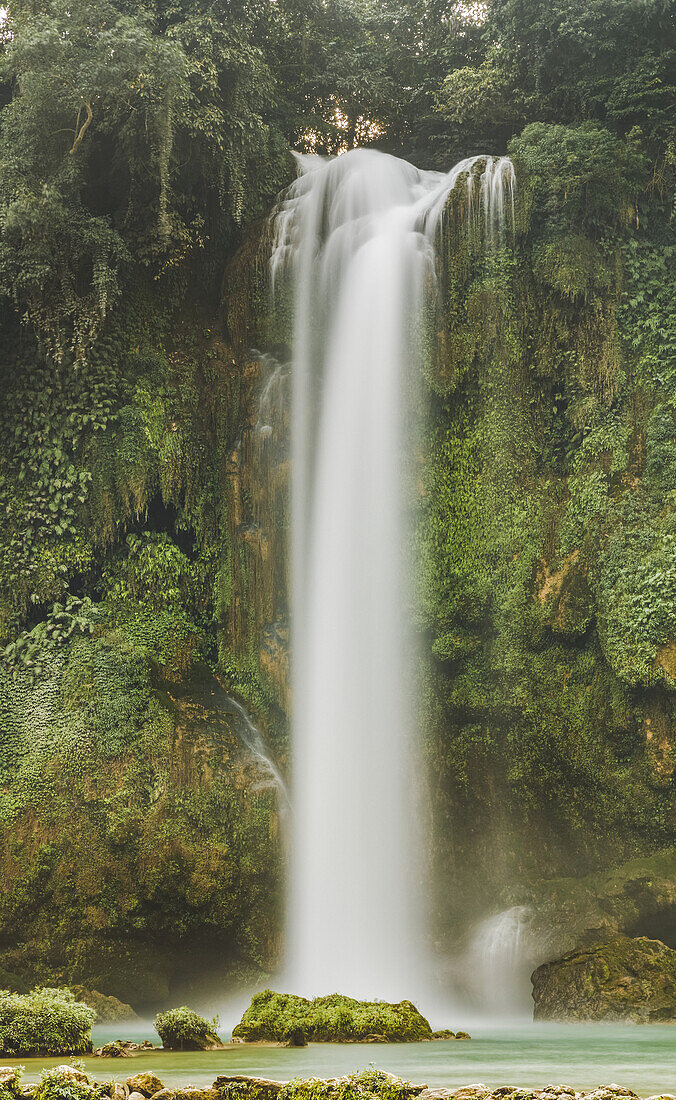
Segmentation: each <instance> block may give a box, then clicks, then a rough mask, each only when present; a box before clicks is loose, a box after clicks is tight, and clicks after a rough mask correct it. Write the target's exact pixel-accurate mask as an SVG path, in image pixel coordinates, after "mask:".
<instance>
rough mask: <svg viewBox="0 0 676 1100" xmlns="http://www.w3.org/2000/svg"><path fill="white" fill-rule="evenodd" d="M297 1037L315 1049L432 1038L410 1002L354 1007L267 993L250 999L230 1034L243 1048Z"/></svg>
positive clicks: (339, 1000) (334, 998)
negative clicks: (243, 1043)
mask: <svg viewBox="0 0 676 1100" xmlns="http://www.w3.org/2000/svg"><path fill="white" fill-rule="evenodd" d="M295 1032H302V1033H303V1034H304V1035H305V1037H306V1039H307V1040H308V1041H310V1042H312V1041H314V1042H319V1043H350V1042H352V1043H358V1042H360V1041H362V1040H364V1039H369V1038H371V1037H373V1036H377V1037H378V1038H382V1039H386V1040H387V1041H388V1042H391V1043H407V1042H419V1041H420V1040H423V1039H430V1038H431V1036H432V1029H431V1027H430V1025H429V1023H428V1022H427V1020H426V1019H425V1017H424V1016H422V1015H421V1014H420V1013H419V1012H418V1010H417V1008H416V1007H415V1005H414V1004H412V1003H411V1001H401V1002H400V1003H399V1004H388V1003H387V1002H385V1001H355V1000H353V999H352V998H351V997H343V996H341V995H340V994H338V993H333V994H331V996H329V997H317V998H316V999H315V1000H314V1001H308V1000H306V999H305V998H304V997H296V996H294V995H293V994H291V993H274V992H273V991H272V990H270V989H266V990H265V991H264V992H262V993H256V994H255V995H254V997H253V998H252V1001H251V1004H250V1005H249V1007H248V1008H247V1010H246V1012H245V1013H244V1015H243V1016H242V1019H241V1020H240V1022H239V1024H238V1025H237V1027H236V1028H235V1030H234V1031H233V1033H232V1034H233V1038H241V1039H245V1040H246V1041H247V1042H255V1041H256V1040H271V1041H276V1042H283V1041H284V1040H286V1039H287V1038H288V1037H289V1036H290V1035H292V1034H293V1033H295Z"/></svg>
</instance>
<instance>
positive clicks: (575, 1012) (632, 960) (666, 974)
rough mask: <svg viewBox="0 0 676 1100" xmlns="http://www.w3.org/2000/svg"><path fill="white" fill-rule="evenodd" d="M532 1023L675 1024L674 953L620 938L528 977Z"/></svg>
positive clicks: (648, 942)
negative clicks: (613, 1021) (613, 1022)
mask: <svg viewBox="0 0 676 1100" xmlns="http://www.w3.org/2000/svg"><path fill="white" fill-rule="evenodd" d="M532 981H533V1000H534V1001H535V1013H534V1015H535V1019H536V1020H633V1021H634V1022H636V1023H657V1022H660V1021H665V1020H676V951H674V950H672V949H671V948H670V947H667V946H666V945H665V944H663V943H662V942H661V941H660V940H649V939H646V938H645V937H641V938H638V939H630V938H628V937H625V936H622V937H620V938H618V939H613V940H609V941H608V942H606V943H603V944H600V945H597V946H595V947H590V948H587V949H586V950H582V951H574V952H571V953H570V954H569V955H564V956H563V958H561V959H557V960H556V961H554V962H550V963H545V964H544V965H543V966H539V967H538V968H537V970H536V971H535V972H534V974H533V978H532Z"/></svg>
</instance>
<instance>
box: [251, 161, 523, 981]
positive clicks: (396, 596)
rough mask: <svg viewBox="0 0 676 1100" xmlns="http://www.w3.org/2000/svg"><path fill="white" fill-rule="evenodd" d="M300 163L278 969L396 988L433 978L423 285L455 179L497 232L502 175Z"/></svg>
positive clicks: (284, 253)
mask: <svg viewBox="0 0 676 1100" xmlns="http://www.w3.org/2000/svg"><path fill="white" fill-rule="evenodd" d="M298 161H299V177H298V179H297V180H296V182H295V183H294V184H293V185H292V186H291V188H290V189H289V190H288V192H287V193H286V195H285V196H284V198H283V200H282V202H281V204H280V208H279V211H278V213H277V215H276V222H275V243H274V248H273V254H272V260H271V269H272V282H273V290H274V293H275V295H276V298H277V301H278V302H279V301H280V300H282V299H284V295H285V294H287V295H288V293H289V292H290V291H289V289H288V288H289V287H292V288H293V289H292V291H291V293H292V303H293V305H292V309H293V348H292V374H291V377H292V417H291V461H292V506H291V531H292V537H291V573H292V577H291V612H292V615H291V627H292V706H293V719H292V723H293V746H292V748H293V782H292V796H291V799H292V805H293V837H292V867H291V884H290V898H289V918H288V960H287V972H286V980H287V984H288V987H289V988H290V989H293V991H294V992H298V993H303V994H306V995H318V994H326V993H331V992H334V991H340V992H343V993H347V994H350V995H353V996H359V997H365V998H375V997H378V998H385V999H388V1000H398V999H401V998H403V997H420V996H422V995H423V994H424V991H425V989H426V988H427V987H428V982H429V975H428V972H427V966H426V962H425V952H424V950H423V943H424V941H425V936H426V934H427V927H426V915H425V903H424V898H425V893H426V884H425V878H426V874H425V866H426V860H425V854H424V828H423V796H422V790H423V785H422V782H421V776H420V767H419V760H418V730H417V728H416V722H415V717H414V716H415V709H416V708H415V706H414V698H415V681H414V666H415V637H414V631H413V629H412V619H413V606H414V599H413V592H412V585H411V576H412V568H411V562H410V560H409V559H410V556H411V555H410V543H411V532H410V529H409V528H410V515H411V513H412V501H413V498H414V494H413V478H412V476H411V473H412V468H413V459H414V455H415V425H414V420H415V417H414V414H413V409H414V407H415V405H416V401H415V392H416V380H417V378H418V376H419V375H420V371H421V366H422V355H423V346H424V337H423V332H424V323H423V322H424V316H425V310H424V306H425V296H426V295H433V294H435V292H436V291H435V287H436V282H435V248H436V242H437V235H438V229H439V225H440V222H441V219H442V215H443V210H444V207H445V204H446V199H447V196H448V194H449V192H450V190H451V189H452V188H453V187H454V186H456V185H461V186H464V187H466V188H467V194H468V196H469V197H470V199H471V201H470V202H469V203H468V204H467V208H468V212H469V213H468V217H470V218H479V219H485V229H486V239H487V240H489V239H490V238H492V237H493V236H495V235H499V234H500V232H501V226H502V223H503V221H504V217H505V211H506V209H507V207H508V206H509V204H510V199H511V196H512V195H513V183H514V179H513V168H512V165H511V163H510V162H509V161H507V160H504V159H493V158H471V159H470V160H467V161H463V162H462V163H461V164H459V165H456V167H455V168H454V169H453V170H452V172H450V173H448V174H443V173H436V172H420V171H418V170H417V169H416V168H414V167H413V166H412V165H410V164H408V163H406V162H405V161H402V160H398V159H397V158H395V157H391V156H387V155H385V154H382V153H377V152H374V151H369V150H355V151H353V152H350V153H347V154H345V155H344V156H341V157H339V158H337V159H335V160H325V159H321V158H318V157H299V158H298ZM285 300H286V301H288V297H287V299H285Z"/></svg>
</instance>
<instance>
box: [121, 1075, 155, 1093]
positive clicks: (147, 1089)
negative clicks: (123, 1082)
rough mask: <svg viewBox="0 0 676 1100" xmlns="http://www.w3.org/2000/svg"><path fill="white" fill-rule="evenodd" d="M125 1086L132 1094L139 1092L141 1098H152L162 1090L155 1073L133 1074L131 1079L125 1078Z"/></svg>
mask: <svg viewBox="0 0 676 1100" xmlns="http://www.w3.org/2000/svg"><path fill="white" fill-rule="evenodd" d="M127 1084H128V1086H129V1091H130V1092H131V1093H132V1094H133V1093H135V1092H140V1093H142V1094H143V1096H154V1095H155V1094H156V1093H158V1092H159V1091H160V1090H161V1089H163V1088H164V1085H163V1084H162V1082H161V1081H160V1079H159V1077H158V1076H157V1074H155V1073H135V1074H134V1075H133V1077H128V1078H127Z"/></svg>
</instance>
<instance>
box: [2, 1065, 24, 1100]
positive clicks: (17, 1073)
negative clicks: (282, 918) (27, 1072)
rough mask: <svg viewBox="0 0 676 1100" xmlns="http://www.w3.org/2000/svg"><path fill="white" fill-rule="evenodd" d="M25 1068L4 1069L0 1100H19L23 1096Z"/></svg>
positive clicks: (5, 1067)
mask: <svg viewBox="0 0 676 1100" xmlns="http://www.w3.org/2000/svg"><path fill="white" fill-rule="evenodd" d="M22 1076H23V1066H15V1067H14V1068H13V1069H9V1068H8V1067H7V1066H4V1067H3V1070H2V1080H1V1081H0V1100H19V1097H20V1096H21V1078H22Z"/></svg>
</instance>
